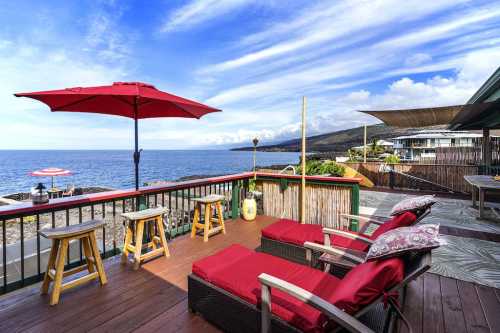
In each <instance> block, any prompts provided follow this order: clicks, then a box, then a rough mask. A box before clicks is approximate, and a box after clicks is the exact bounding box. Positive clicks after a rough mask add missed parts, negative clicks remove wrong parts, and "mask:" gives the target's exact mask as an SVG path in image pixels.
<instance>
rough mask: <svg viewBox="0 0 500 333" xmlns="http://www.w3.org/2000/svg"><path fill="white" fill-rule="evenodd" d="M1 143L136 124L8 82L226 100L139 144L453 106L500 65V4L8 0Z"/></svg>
mask: <svg viewBox="0 0 500 333" xmlns="http://www.w3.org/2000/svg"><path fill="white" fill-rule="evenodd" d="M0 22H2V25H1V27H0V73H1V74H0V112H1V113H2V121H1V122H0V149H43V148H51V149H109V148H117V149H130V148H132V143H133V137H132V129H133V127H132V126H133V125H132V122H131V121H130V120H128V119H122V118H119V117H110V116H102V115H92V114H74V113H68V114H65V113H50V112H49V111H48V108H47V107H46V106H45V105H43V104H41V103H37V102H34V101H30V100H28V99H19V98H15V97H13V95H12V94H13V93H14V92H25V91H35V90H48V89H58V88H63V87H72V86H85V85H100V84H109V83H112V82H114V81H144V82H149V83H152V84H154V85H155V86H157V87H158V88H159V89H162V90H166V91H169V92H171V93H174V94H177V95H181V96H183V97H187V98H191V99H195V100H198V101H201V102H204V103H207V104H209V105H211V106H214V107H217V108H221V109H223V110H224V112H223V113H216V114H211V115H208V116H206V117H204V118H202V119H201V120H192V119H173V118H169V119H151V120H144V121H141V124H140V130H141V135H140V140H141V146H142V147H143V148H145V149H154V148H156V149H189V148H204V147H211V148H217V147H228V146H238V145H247V144H249V143H250V141H251V139H252V138H253V137H254V136H258V137H259V138H261V141H262V142H273V141H280V140H284V139H288V138H291V137H296V136H298V134H299V132H298V131H299V127H300V109H301V96H303V95H306V96H307V97H308V105H309V108H308V133H309V134H319V133H324V132H328V131H334V130H338V129H345V128H350V127H356V126H360V125H362V124H364V123H368V124H371V123H376V120H375V119H373V118H371V117H369V116H365V115H362V114H359V113H358V112H356V111H355V110H357V109H390V108H407V107H423V106H438V105H451V104H459V103H463V102H465V101H467V99H468V98H469V97H470V96H471V95H472V94H473V93H474V92H475V91H476V90H477V89H478V88H479V86H480V85H481V84H482V83H483V82H484V80H485V79H486V78H487V77H488V76H489V75H490V74H491V73H492V72H493V71H494V70H495V69H496V68H497V67H498V66H499V65H500V61H499V59H500V37H499V36H500V2H495V1H459V0H433V1H421V0H416V1H413V0H406V1H404V2H401V1H399V0H386V1H345V2H342V1H312V0H308V1H301V0H299V1H293V2H291V1H286V2H285V1H277V0H269V1H265V0H253V1H248V0H219V1H216V0H190V1H177V0H170V1H168V0H163V1H118V0H116V1H23V0H19V1H10V2H7V3H4V4H2V6H0Z"/></svg>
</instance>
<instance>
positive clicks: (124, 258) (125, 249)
mask: <svg viewBox="0 0 500 333" xmlns="http://www.w3.org/2000/svg"><path fill="white" fill-rule="evenodd" d="M130 223H132V222H130V221H129V222H127V229H126V231H125V241H124V242H123V250H122V259H121V262H122V264H125V263H127V260H128V246H129V245H130V244H132V226H131V225H130Z"/></svg>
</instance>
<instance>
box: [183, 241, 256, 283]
mask: <svg viewBox="0 0 500 333" xmlns="http://www.w3.org/2000/svg"><path fill="white" fill-rule="evenodd" d="M252 253H254V251H252V250H249V249H247V248H246V247H243V246H241V245H239V244H233V245H231V246H229V247H226V248H225V249H223V250H221V251H219V252H217V253H216V254H214V255H211V256H208V257H205V258H203V259H201V260H198V261H196V262H194V263H193V267H192V270H193V273H194V274H196V275H198V276H199V277H201V278H202V279H203V280H205V281H209V282H212V280H213V277H214V276H215V275H216V274H217V272H218V271H219V270H220V269H222V268H224V267H227V266H230V265H233V264H234V263H235V262H237V261H239V260H241V259H242V258H245V257H246V256H249V255H251V254H252Z"/></svg>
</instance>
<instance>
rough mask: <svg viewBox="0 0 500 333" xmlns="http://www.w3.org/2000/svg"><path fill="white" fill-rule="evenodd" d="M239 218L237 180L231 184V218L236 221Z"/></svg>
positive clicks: (238, 186) (238, 185) (238, 188)
mask: <svg viewBox="0 0 500 333" xmlns="http://www.w3.org/2000/svg"><path fill="white" fill-rule="evenodd" d="M239 216H240V183H239V182H238V181H237V180H234V181H233V184H232V199H231V218H232V219H233V220H236V219H237V218H238V217H239Z"/></svg>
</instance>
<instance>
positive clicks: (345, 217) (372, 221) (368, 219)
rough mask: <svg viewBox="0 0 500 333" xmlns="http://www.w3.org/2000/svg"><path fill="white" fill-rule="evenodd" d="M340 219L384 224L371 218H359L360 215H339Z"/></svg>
mask: <svg viewBox="0 0 500 333" xmlns="http://www.w3.org/2000/svg"><path fill="white" fill-rule="evenodd" d="M340 217H342V218H344V219H346V220H360V221H362V222H365V223H374V224H378V225H381V224H384V221H380V220H378V219H374V218H372V217H367V216H361V215H351V214H340Z"/></svg>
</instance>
